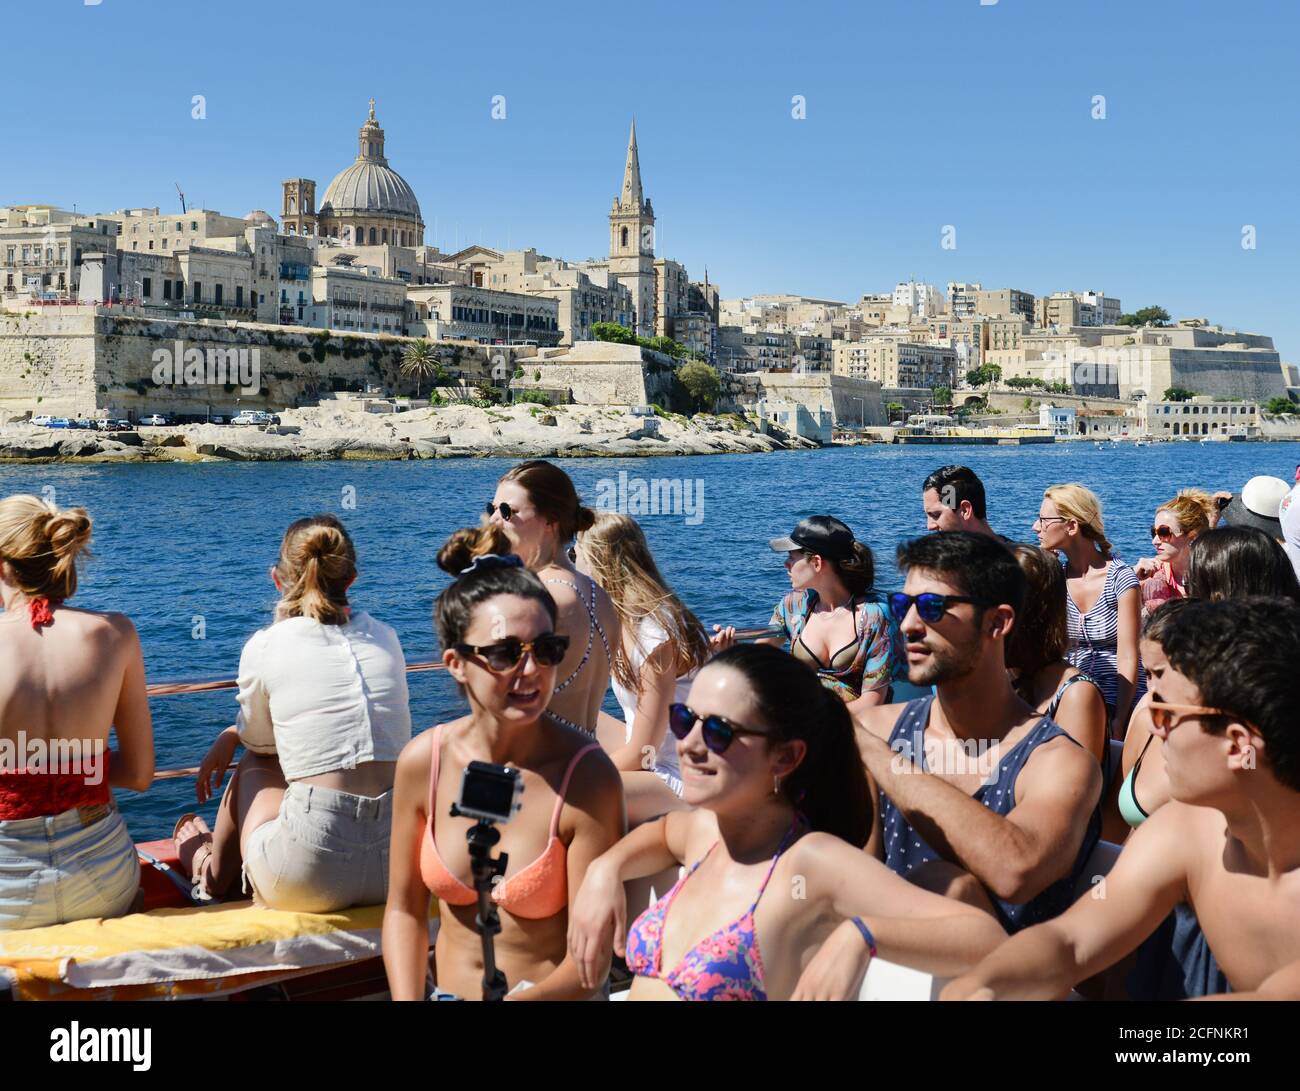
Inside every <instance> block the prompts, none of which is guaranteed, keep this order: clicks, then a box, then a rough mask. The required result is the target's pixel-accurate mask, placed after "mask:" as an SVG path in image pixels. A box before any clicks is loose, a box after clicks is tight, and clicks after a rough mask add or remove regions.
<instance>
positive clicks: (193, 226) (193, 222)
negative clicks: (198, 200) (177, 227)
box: [190, 220, 199, 231]
mask: <svg viewBox="0 0 1300 1091" xmlns="http://www.w3.org/2000/svg"><path fill="white" fill-rule="evenodd" d="M198 229H199V224H198V221H197V220H191V221H190V230H191V231H197V230H198Z"/></svg>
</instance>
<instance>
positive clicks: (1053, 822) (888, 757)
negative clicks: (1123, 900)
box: [859, 731, 1101, 904]
mask: <svg viewBox="0 0 1300 1091" xmlns="http://www.w3.org/2000/svg"><path fill="white" fill-rule="evenodd" d="M859 738H860V740H866V745H865V746H864V748H863V749H864V753H865V756H866V760H867V770H868V772H869V773H870V774H871V776H872V777H873V778H874V779H875V780H876V782H877V783H878V784H879V785H880V788H881V790H882V791H883V792H884V793H885V794H886V795H888V796H889V798H890V799H891V800H892V801H893V802H894V805H895V806H896V807H898V809H899V810H900V811H902V812H903V816H904V817H905V818H906V819H907V821H908V822H909V823H910V824H911V826H912V828H913V829H915V830H916V831H917V833H919V834H920V835H921V836H922V837H924V838H925V840H926V841H927V842H928V843H929V844H930V845H931V846H932V847H933V848H934V850H935V851H936V852H938V853H939V854H940V855H941V856H942V857H943V858H944V859H946V860H949V861H951V862H952V863H955V864H958V865H960V866H961V867H963V868H965V869H966V870H967V871H969V872H970V873H971V874H972V875H974V876H975V878H977V879H978V880H979V881H980V882H981V883H983V884H984V885H985V886H986V887H987V888H988V889H989V890H990V891H992V892H993V894H995V895H996V896H997V897H999V898H1001V899H1002V900H1003V901H1007V902H1012V903H1015V904H1020V903H1022V902H1027V901H1029V899H1031V898H1033V897H1034V896H1035V895H1037V894H1039V893H1041V892H1042V891H1043V890H1045V889H1046V888H1047V887H1048V886H1050V885H1051V884H1052V883H1053V882H1055V881H1056V880H1057V879H1060V878H1062V877H1063V876H1065V875H1067V874H1068V873H1069V871H1070V869H1071V868H1072V866H1073V864H1074V860H1075V857H1076V856H1077V855H1078V851H1079V847H1080V846H1081V845H1082V844H1083V837H1084V834H1085V833H1086V832H1087V826H1088V819H1089V817H1090V815H1091V813H1092V810H1093V808H1094V807H1096V806H1097V800H1098V798H1099V797H1100V795H1101V769H1100V767H1099V766H1098V765H1097V762H1096V759H1094V758H1093V757H1091V756H1090V755H1089V754H1087V753H1085V752H1084V750H1083V749H1082V748H1081V747H1079V746H1076V745H1075V744H1074V743H1072V742H1070V741H1068V740H1061V741H1055V742H1051V743H1047V744H1045V745H1044V746H1042V747H1041V748H1040V749H1039V750H1037V751H1036V752H1035V753H1034V754H1033V755H1032V756H1031V757H1030V759H1029V761H1028V762H1026V764H1025V767H1024V769H1022V770H1021V773H1020V776H1019V777H1018V778H1017V793H1016V794H1017V797H1018V798H1017V801H1016V804H1015V806H1014V807H1013V808H1012V810H1011V812H1010V813H1009V814H1007V815H1005V816H1003V815H999V814H994V813H993V812H992V811H990V810H989V809H988V808H987V807H985V806H984V804H983V803H981V802H979V801H978V800H976V799H974V798H972V797H971V796H968V795H967V794H966V793H965V792H963V791H962V790H961V789H960V788H956V787H954V786H953V785H951V784H949V783H948V782H947V781H945V780H942V779H941V778H939V777H937V776H933V775H932V774H929V773H925V772H922V771H921V767H920V766H919V765H914V764H913V763H912V762H911V761H909V760H908V759H907V758H906V757H905V756H904V755H902V754H898V753H895V752H894V751H892V750H891V749H890V748H889V746H888V745H887V744H886V743H884V742H882V741H881V740H880V739H879V737H878V736H877V735H874V734H873V733H872V732H870V731H866V732H860V733H859Z"/></svg>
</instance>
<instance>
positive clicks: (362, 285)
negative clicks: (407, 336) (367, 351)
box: [306, 265, 406, 334]
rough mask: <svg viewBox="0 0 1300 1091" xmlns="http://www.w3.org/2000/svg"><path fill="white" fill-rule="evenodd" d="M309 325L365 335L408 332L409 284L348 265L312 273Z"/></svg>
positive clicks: (317, 269)
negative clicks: (407, 292)
mask: <svg viewBox="0 0 1300 1091" xmlns="http://www.w3.org/2000/svg"><path fill="white" fill-rule="evenodd" d="M311 299H312V304H311V309H310V313H309V321H308V322H307V323H306V324H307V325H310V326H318V327H320V328H322V329H330V330H356V331H360V332H364V333H389V334H403V333H405V331H406V285H405V284H404V283H403V282H402V281H400V280H397V279H396V278H394V277H384V276H378V275H374V273H373V272H372V271H369V270H365V269H357V268H353V267H351V266H347V265H333V266H321V265H316V266H313V267H312V270H311Z"/></svg>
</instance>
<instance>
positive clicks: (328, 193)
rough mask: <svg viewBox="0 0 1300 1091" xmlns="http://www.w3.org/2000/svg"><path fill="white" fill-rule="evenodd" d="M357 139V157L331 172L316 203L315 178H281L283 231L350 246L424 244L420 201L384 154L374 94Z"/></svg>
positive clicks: (382, 135)
mask: <svg viewBox="0 0 1300 1091" xmlns="http://www.w3.org/2000/svg"><path fill="white" fill-rule="evenodd" d="M357 142H358V150H357V158H356V161H355V162H354V163H353V164H352V165H351V166H350V167H346V168H345V169H344V170H342V171H340V172H339V173H338V174H337V175H335V177H334V180H333V181H332V182H330V184H329V186H328V187H326V190H325V195H324V196H323V197H322V198H321V202H320V206H319V208H317V207H315V199H316V183H315V182H314V181H312V180H311V179H310V178H290V179H287V180H286V181H285V182H284V183H283V184H282V185H283V190H284V209H283V220H284V225H285V228H284V229H285V233H286V234H289V235H295V234H296V235H319V236H321V237H322V238H329V239H337V240H338V241H339V242H342V243H345V244H349V245H353V246H385V245H387V246H401V247H409V248H413V247H417V246H421V245H423V243H424V220H423V219H422V218H421V216H420V203H419V202H418V201H417V200H416V199H415V193H414V191H413V190H412V189H411V187H410V185H409V184H408V183H407V181H406V179H405V178H403V177H402V176H401V175H400V174H398V173H397V171H395V170H393V168H392V167H390V166H389V165H388V160H387V158H385V156H384V130H383V129H381V128H380V127H379V122H378V121H377V120H375V100H374V99H371V100H370V116H369V117H368V118H366V122H365V124H364V125H362V126H361V131H360V133H359V134H358V137H357Z"/></svg>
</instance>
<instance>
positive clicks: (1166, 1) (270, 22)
mask: <svg viewBox="0 0 1300 1091" xmlns="http://www.w3.org/2000/svg"><path fill="white" fill-rule="evenodd" d="M20 12H21V14H20ZM4 26H5V38H6V39H7V48H6V49H5V53H6V55H7V60H6V63H5V64H4V65H3V66H0V101H3V102H4V103H5V108H4V123H3V131H4V136H5V139H4V145H3V146H4V152H3V153H0V204H12V203H49V204H57V205H60V206H64V207H71V206H72V205H74V204H75V205H76V207H77V209H78V210H79V211H107V210H112V209H117V208H122V207H128V206H141V205H143V206H154V205H158V206H161V207H162V208H163V209H173V208H178V207H179V206H178V202H177V197H176V192H175V189H174V183H177V182H179V183H180V186H181V188H182V189H183V190H184V191H185V194H186V197H187V199H188V201H189V202H190V204H191V206H194V205H201V206H202V207H205V208H210V209H214V210H217V211H220V212H224V213H227V214H230V215H244V214H245V213H247V212H248V211H250V210H251V209H254V208H264V209H266V210H267V211H268V212H270V213H271V214H272V215H273V216H276V217H277V218H279V214H280V182H281V180H282V179H285V178H289V177H298V176H302V177H308V178H314V179H315V180H316V182H317V185H318V187H319V188H318V193H323V191H324V188H325V186H326V185H328V183H329V181H330V179H331V178H332V177H333V176H334V175H335V174H336V173H337V172H338V171H340V170H342V169H343V168H344V167H345V166H347V165H348V164H349V163H350V162H351V161H352V159H353V157H354V156H355V154H356V131H357V129H358V127H359V126H360V125H361V123H362V121H363V120H364V119H365V114H366V101H367V99H369V98H370V97H371V96H374V98H375V99H376V101H377V108H376V109H377V114H378V117H379V121H380V123H381V124H382V125H383V127H384V128H385V130H386V132H387V152H388V156H389V160H390V163H391V164H392V166H393V167H394V169H396V170H398V171H399V172H400V173H401V174H403V175H404V176H405V177H406V179H407V180H408V181H409V182H410V183H411V185H412V187H413V188H414V190H415V193H416V196H417V197H418V198H419V201H420V207H421V209H422V212H423V215H424V219H425V221H426V223H427V229H426V241H429V242H436V243H437V244H438V245H439V246H441V247H442V248H443V249H445V250H451V249H453V248H454V247H455V246H456V245H458V244H459V245H464V244H466V243H467V242H471V241H473V242H483V243H485V244H487V245H491V246H499V247H505V246H510V247H520V246H533V247H536V248H537V249H538V250H540V251H542V252H543V253H546V254H549V255H551V256H554V257H563V258H568V259H570V260H581V259H583V258H588V257H596V256H602V255H604V254H605V252H606V248H607V245H608V227H607V221H606V215H607V213H608V211H609V206H610V203H611V201H612V200H613V198H614V197H615V195H616V194H617V192H618V190H619V186H620V183H621V178H622V170H623V158H624V151H625V146H626V140H627V130H628V123H629V121H630V119H631V118H632V116H633V115H635V116H636V120H637V133H638V137H639V144H640V152H641V167H642V176H643V179H644V183H645V189H646V193H647V195H648V196H649V197H650V199H651V200H652V202H653V204H654V208H655V213H656V215H657V217H658V220H659V226H658V245H657V252H658V253H659V255H661V256H666V257H671V258H674V259H676V260H678V261H680V262H682V263H684V264H685V265H686V266H687V268H688V270H689V272H690V274H691V277H692V278H693V279H699V277H700V276H701V275H702V273H703V269H704V266H705V265H706V264H707V265H708V270H709V276H710V279H711V280H713V281H715V282H716V283H717V284H718V285H719V287H720V288H721V290H722V293H723V295H724V296H727V297H731V296H739V295H750V294H755V293H760V292H793V293H801V294H805V295H815V296H822V297H826V298H833V299H843V300H855V299H857V298H858V297H859V296H860V295H861V294H862V293H863V292H875V291H887V290H889V289H891V288H892V287H893V285H894V283H895V282H896V281H898V280H904V279H907V278H908V277H909V276H915V277H917V278H922V279H925V280H929V281H933V282H935V283H938V284H940V285H941V286H942V285H943V284H945V283H946V282H947V281H950V280H978V281H981V282H982V283H983V284H984V286H985V287H986V288H995V287H1015V288H1021V289H1023V290H1026V291H1031V292H1034V293H1036V294H1045V293H1047V292H1051V291H1062V290H1079V291H1082V290H1086V289H1098V290H1101V291H1105V292H1106V293H1107V294H1108V295H1117V296H1119V297H1120V299H1121V300H1122V301H1123V305H1124V309H1125V310H1126V311H1132V310H1134V309H1136V308H1137V307H1140V306H1144V305H1146V304H1149V303H1159V304H1161V305H1163V306H1164V307H1166V308H1167V309H1168V310H1169V311H1170V312H1172V313H1173V314H1174V316H1175V317H1188V316H1203V317H1207V318H1209V319H1211V320H1213V321H1218V322H1222V323H1223V324H1224V325H1227V326H1230V327H1236V328H1238V329H1243V330H1249V331H1253V332H1258V333H1266V334H1271V335H1272V336H1273V337H1274V339H1275V341H1276V342H1277V345H1278V347H1279V349H1280V350H1281V352H1282V357H1283V359H1284V360H1288V361H1294V362H1300V308H1297V307H1296V305H1295V304H1296V300H1297V298H1298V296H1297V287H1298V284H1297V280H1298V279H1300V272H1298V267H1297V260H1296V258H1297V255H1298V254H1300V245H1298V244H1300V226H1298V225H1297V222H1296V206H1295V195H1296V185H1297V173H1298V172H1297V165H1298V164H1297V160H1298V158H1300V155H1298V152H1297V132H1298V131H1300V127H1298V126H1297V120H1298V117H1300V108H1298V107H1300V101H1298V100H1300V80H1298V79H1297V77H1296V62H1295V57H1294V49H1295V42H1296V39H1297V33H1298V32H1300V15H1297V13H1296V9H1295V8H1294V7H1293V6H1292V5H1290V4H1282V3H1277V2H1276V0H1273V2H1258V0H1233V2H1232V3H1224V2H1222V0H997V2H996V3H989V2H988V0H985V2H984V3H981V2H980V0H855V2H848V0H843V2H839V3H821V2H813V0H800V2H798V3H794V2H783V3H772V2H768V0H745V3H743V4H741V3H734V2H725V3H724V2H717V0H693V2H678V0H643V2H641V3H635V4H633V3H622V2H615V0H589V2H566V0H556V2H553V3H550V4H545V5H543V4H537V3H524V2H516V0H491V2H479V3H470V4H444V3H430V2H425V0H420V2H407V0H368V2H366V3H357V2H355V0H354V2H349V3H343V2H336V0H314V2H313V3H310V4H289V3H280V2H268V0H261V2H258V3H252V2H247V0H220V2H218V3H199V2H196V0H101V2H100V3H98V4H95V3H93V2H92V3H82V2H81V0H40V2H39V3H27V4H24V5H22V6H21V8H19V7H18V6H17V5H14V7H13V8H11V9H10V10H9V12H8V13H7V14H6V15H5V16H4ZM20 43H26V44H25V45H24V47H23V48H22V49H15V48H14V47H15V46H17V45H19V44H20ZM195 95H203V96H205V100H206V114H207V116H206V118H204V119H202V120H196V119H194V118H193V117H192V116H191V114H192V112H193V107H192V101H193V96H195ZM496 95H503V96H505V112H506V117H505V119H504V120H494V119H493V118H492V116H491V115H492V99H493V96H496ZM796 95H802V96H804V100H805V102H806V117H805V118H803V119H802V120H796V119H795V118H794V117H792V111H793V110H794V106H793V105H792V100H793V98H794V96H796ZM1095 96H1104V97H1105V102H1104V112H1105V117H1104V118H1103V119H1097V118H1094V116H1093V115H1094V113H1097V112H1099V107H1098V106H1097V105H1095ZM946 225H951V226H952V227H953V228H955V242H956V248H955V249H944V248H943V247H942V246H941V240H942V234H941V233H942V231H943V228H944V227H945V226H946ZM1247 225H1250V226H1252V227H1253V228H1254V232H1255V239H1256V246H1255V248H1254V249H1245V248H1243V246H1242V237H1243V235H1242V232H1243V228H1244V227H1246V226H1247Z"/></svg>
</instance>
